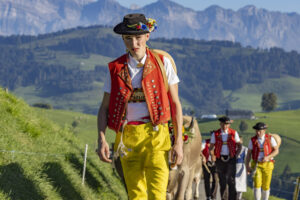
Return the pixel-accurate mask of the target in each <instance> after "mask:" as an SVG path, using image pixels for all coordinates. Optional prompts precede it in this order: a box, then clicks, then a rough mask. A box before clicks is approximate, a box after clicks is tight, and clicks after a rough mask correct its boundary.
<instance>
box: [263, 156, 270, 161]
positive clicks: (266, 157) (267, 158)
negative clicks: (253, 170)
mask: <svg viewBox="0 0 300 200" xmlns="http://www.w3.org/2000/svg"><path fill="white" fill-rule="evenodd" d="M270 159H271V158H270V157H269V156H265V157H264V159H263V162H269V161H270Z"/></svg>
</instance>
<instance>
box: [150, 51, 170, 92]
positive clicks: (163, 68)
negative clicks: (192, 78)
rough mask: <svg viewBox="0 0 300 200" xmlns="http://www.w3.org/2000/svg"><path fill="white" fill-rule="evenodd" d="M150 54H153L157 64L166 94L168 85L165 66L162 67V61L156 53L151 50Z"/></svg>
mask: <svg viewBox="0 0 300 200" xmlns="http://www.w3.org/2000/svg"><path fill="white" fill-rule="evenodd" d="M152 53H153V55H154V57H155V59H156V61H157V62H158V65H159V68H160V71H161V74H162V76H163V79H164V84H165V88H166V90H167V92H168V91H169V84H168V79H167V74H166V69H165V66H164V64H163V62H162V60H161V59H160V57H159V55H158V54H157V53H156V52H154V51H153V50H152Z"/></svg>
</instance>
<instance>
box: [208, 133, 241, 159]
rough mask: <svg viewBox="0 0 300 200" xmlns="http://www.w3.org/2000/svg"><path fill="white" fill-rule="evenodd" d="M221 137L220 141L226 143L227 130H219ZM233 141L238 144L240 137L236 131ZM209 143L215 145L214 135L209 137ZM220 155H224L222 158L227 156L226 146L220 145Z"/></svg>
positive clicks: (227, 149)
mask: <svg viewBox="0 0 300 200" xmlns="http://www.w3.org/2000/svg"><path fill="white" fill-rule="evenodd" d="M221 136H222V141H223V142H227V138H228V130H226V131H223V130H221ZM234 140H235V142H237V143H238V142H240V136H239V134H238V132H237V131H235V135H234ZM210 143H211V144H215V143H216V138H215V133H213V134H212V135H211V138H210ZM221 155H224V156H227V155H229V148H228V145H227V144H223V145H222V149H221Z"/></svg>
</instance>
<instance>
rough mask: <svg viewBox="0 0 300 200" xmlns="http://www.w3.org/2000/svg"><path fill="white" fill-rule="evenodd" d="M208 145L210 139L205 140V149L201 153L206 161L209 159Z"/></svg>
mask: <svg viewBox="0 0 300 200" xmlns="http://www.w3.org/2000/svg"><path fill="white" fill-rule="evenodd" d="M209 143H210V139H206V140H205V147H204V149H203V150H202V153H203V155H204V156H205V158H206V161H208V158H209Z"/></svg>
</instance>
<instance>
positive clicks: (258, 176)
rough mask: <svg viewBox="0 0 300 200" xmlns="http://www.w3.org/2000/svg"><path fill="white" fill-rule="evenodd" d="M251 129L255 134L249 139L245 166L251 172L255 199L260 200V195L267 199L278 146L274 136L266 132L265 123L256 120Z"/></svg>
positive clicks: (264, 199)
mask: <svg viewBox="0 0 300 200" xmlns="http://www.w3.org/2000/svg"><path fill="white" fill-rule="evenodd" d="M253 129H255V131H256V135H255V136H254V137H252V138H251V140H250V141H249V145H248V154H247V159H246V167H247V171H248V173H251V172H252V173H253V184H254V185H253V186H254V197H255V200H260V199H261V197H262V199H263V200H268V199H269V196H270V185H271V179H272V172H273V169H274V157H275V156H276V155H277V154H278V153H279V146H278V144H277V142H276V140H275V139H274V137H272V136H271V135H270V134H266V129H267V125H266V124H265V123H263V122H258V123H257V124H256V125H255V126H253ZM251 157H252V162H251V165H250V160H251Z"/></svg>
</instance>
